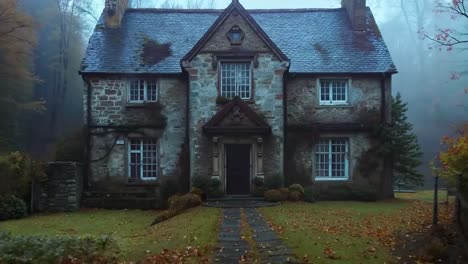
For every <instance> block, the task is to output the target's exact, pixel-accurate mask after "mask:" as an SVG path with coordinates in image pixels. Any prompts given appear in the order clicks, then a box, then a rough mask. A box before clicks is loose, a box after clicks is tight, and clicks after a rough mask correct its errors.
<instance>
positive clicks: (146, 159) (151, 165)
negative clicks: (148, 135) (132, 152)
mask: <svg viewBox="0 0 468 264" xmlns="http://www.w3.org/2000/svg"><path fill="white" fill-rule="evenodd" d="M143 165H144V166H143V178H155V177H157V173H158V170H157V167H158V147H157V141H156V140H154V139H146V140H144V141H143Z"/></svg>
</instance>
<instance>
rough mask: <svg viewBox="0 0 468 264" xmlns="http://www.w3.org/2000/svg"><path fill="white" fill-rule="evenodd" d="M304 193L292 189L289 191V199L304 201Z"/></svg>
mask: <svg viewBox="0 0 468 264" xmlns="http://www.w3.org/2000/svg"><path fill="white" fill-rule="evenodd" d="M303 196H304V195H303V194H302V193H300V192H298V191H292V192H290V193H289V200H291V201H293V202H298V201H302V197H303Z"/></svg>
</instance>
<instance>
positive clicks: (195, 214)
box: [0, 207, 220, 261]
mask: <svg viewBox="0 0 468 264" xmlns="http://www.w3.org/2000/svg"><path fill="white" fill-rule="evenodd" d="M158 213H159V212H157V211H136V210H121V211H111V210H83V211H80V212H76V213H60V214H50V215H35V216H31V217H28V218H25V219H21V220H15V221H7V222H0V231H7V232H11V233H12V234H18V235H46V236H75V235H79V236H83V235H91V236H102V235H110V236H112V237H113V238H114V239H115V240H116V241H117V243H118V245H119V246H120V249H121V252H122V253H121V257H122V260H132V261H137V260H142V259H144V258H145V257H146V256H149V255H157V254H159V253H160V252H161V251H162V250H163V249H169V250H180V249H185V248H186V247H188V246H191V247H202V248H203V247H212V246H214V243H215V242H216V237H217V236H216V234H217V224H218V220H219V217H220V210H217V209H213V208H206V207H199V208H195V209H192V210H189V211H187V212H185V213H183V214H180V215H178V216H176V217H174V218H172V219H170V220H168V221H166V222H163V223H160V224H158V225H156V226H153V227H150V224H151V223H152V222H153V220H154V218H155V216H156V215H157V214H158Z"/></svg>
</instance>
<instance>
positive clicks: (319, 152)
mask: <svg viewBox="0 0 468 264" xmlns="http://www.w3.org/2000/svg"><path fill="white" fill-rule="evenodd" d="M347 150H348V140H347V139H342V138H333V139H321V140H320V141H319V142H318V143H317V144H316V145H315V176H316V177H319V178H331V179H332V178H347V176H348V172H347V167H348V157H347Z"/></svg>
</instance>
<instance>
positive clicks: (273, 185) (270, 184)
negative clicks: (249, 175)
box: [265, 175, 283, 189]
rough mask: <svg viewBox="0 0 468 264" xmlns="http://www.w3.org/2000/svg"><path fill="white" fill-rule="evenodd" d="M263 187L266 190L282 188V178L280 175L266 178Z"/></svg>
mask: <svg viewBox="0 0 468 264" xmlns="http://www.w3.org/2000/svg"><path fill="white" fill-rule="evenodd" d="M265 185H266V187H267V188H268V189H278V188H281V187H282V186H283V177H281V176H280V175H273V176H271V177H266V179H265Z"/></svg>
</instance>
